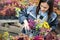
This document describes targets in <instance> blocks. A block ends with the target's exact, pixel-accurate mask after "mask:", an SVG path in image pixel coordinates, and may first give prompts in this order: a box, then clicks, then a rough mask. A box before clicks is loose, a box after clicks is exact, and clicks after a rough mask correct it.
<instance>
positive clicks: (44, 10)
mask: <svg viewBox="0 0 60 40" xmlns="http://www.w3.org/2000/svg"><path fill="white" fill-rule="evenodd" d="M48 9H49V5H48V4H47V2H42V3H41V4H40V10H41V11H42V12H46V11H47V10H48Z"/></svg>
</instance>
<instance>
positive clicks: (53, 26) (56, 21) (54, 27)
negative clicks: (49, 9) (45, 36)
mask: <svg viewBox="0 0 60 40" xmlns="http://www.w3.org/2000/svg"><path fill="white" fill-rule="evenodd" d="M54 16H55V17H53V16H52V18H53V19H54V20H53V21H52V22H51V23H50V26H51V27H52V30H55V29H56V28H57V27H58V19H57V14H54Z"/></svg>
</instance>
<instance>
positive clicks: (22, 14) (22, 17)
mask: <svg viewBox="0 0 60 40" xmlns="http://www.w3.org/2000/svg"><path fill="white" fill-rule="evenodd" d="M27 16H28V15H27V9H24V10H22V11H21V12H20V15H19V22H20V23H21V24H23V23H24V20H26V19H27Z"/></svg>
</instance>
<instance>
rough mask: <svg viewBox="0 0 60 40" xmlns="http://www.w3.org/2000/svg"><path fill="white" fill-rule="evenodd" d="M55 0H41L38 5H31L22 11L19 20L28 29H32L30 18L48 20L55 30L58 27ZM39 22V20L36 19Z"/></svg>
mask: <svg viewBox="0 0 60 40" xmlns="http://www.w3.org/2000/svg"><path fill="white" fill-rule="evenodd" d="M53 4H54V0H40V1H39V4H38V6H37V7H34V6H30V7H28V8H26V9H24V10H23V11H22V12H21V13H20V17H19V21H20V23H22V24H24V26H25V28H26V29H27V30H30V28H29V23H28V19H32V20H37V19H40V21H41V22H44V21H47V22H48V23H49V25H50V27H51V28H52V29H53V30H55V29H56V27H57V24H58V22H57V14H56V13H54V12H53ZM36 22H37V21H36Z"/></svg>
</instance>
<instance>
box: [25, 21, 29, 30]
mask: <svg viewBox="0 0 60 40" xmlns="http://www.w3.org/2000/svg"><path fill="white" fill-rule="evenodd" d="M24 27H25V29H26V30H30V28H29V24H28V21H27V20H24Z"/></svg>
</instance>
